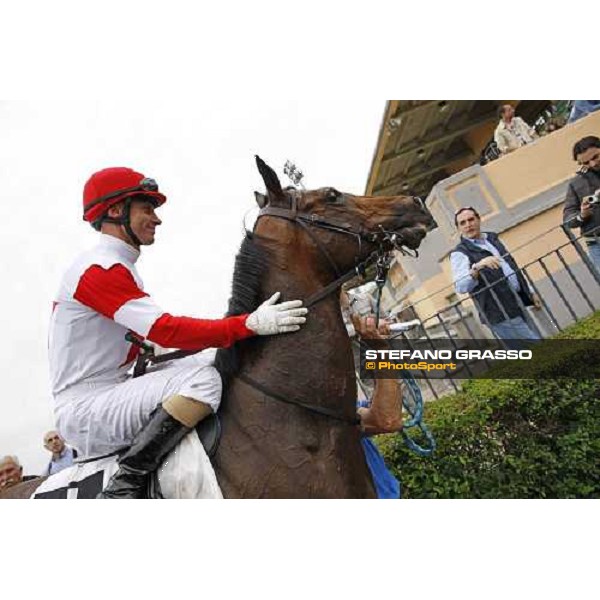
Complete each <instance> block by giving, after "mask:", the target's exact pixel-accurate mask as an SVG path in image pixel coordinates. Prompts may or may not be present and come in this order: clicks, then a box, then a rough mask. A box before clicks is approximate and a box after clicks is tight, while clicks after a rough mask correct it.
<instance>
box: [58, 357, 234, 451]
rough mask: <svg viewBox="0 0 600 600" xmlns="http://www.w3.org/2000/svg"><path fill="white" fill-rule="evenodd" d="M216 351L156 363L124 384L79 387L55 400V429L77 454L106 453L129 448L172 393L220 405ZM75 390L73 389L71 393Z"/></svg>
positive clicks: (215, 405) (83, 384)
mask: <svg viewBox="0 0 600 600" xmlns="http://www.w3.org/2000/svg"><path fill="white" fill-rule="evenodd" d="M213 362H214V352H202V353H200V354H195V355H193V356H188V357H186V358H182V359H180V360H174V361H171V362H168V363H164V364H162V365H158V366H157V367H154V368H152V369H149V370H148V372H147V373H146V374H145V375H143V376H142V377H137V378H135V379H127V380H126V381H124V382H122V383H116V384H115V383H110V384H106V383H82V384H79V385H77V386H73V387H71V388H68V389H67V390H65V391H64V392H62V393H61V394H59V395H58V396H56V397H55V402H56V405H55V417H56V425H57V428H58V430H59V432H60V433H61V435H62V436H63V437H64V439H65V440H66V442H67V443H68V444H69V445H71V446H74V447H75V448H76V449H77V450H78V451H79V452H80V455H82V456H86V457H91V456H101V455H103V454H109V453H111V452H114V451H116V450H119V449H121V448H124V447H125V446H129V445H131V442H132V441H133V438H134V437H135V435H136V434H137V433H138V432H139V431H140V430H141V429H142V427H144V425H145V424H146V423H147V422H148V421H149V420H150V415H151V414H152V412H153V411H154V409H155V408H156V407H157V406H159V405H160V404H162V403H163V401H165V400H166V399H167V398H169V397H171V396H174V395H176V394H179V395H182V396H186V397H188V398H192V399H193V400H198V401H199V402H203V403H204V404H208V405H210V407H211V408H212V409H213V411H216V410H217V408H218V407H219V403H220V402H221V391H222V384H221V377H220V375H219V373H218V371H217V370H216V369H215V367H214V366H213ZM74 388H75V389H74Z"/></svg>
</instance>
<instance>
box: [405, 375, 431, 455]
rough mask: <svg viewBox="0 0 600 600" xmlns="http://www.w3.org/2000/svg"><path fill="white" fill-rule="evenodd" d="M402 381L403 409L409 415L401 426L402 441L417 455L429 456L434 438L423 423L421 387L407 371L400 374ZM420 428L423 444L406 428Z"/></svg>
mask: <svg viewBox="0 0 600 600" xmlns="http://www.w3.org/2000/svg"><path fill="white" fill-rule="evenodd" d="M402 377H403V379H404V383H405V384H406V391H405V393H404V394H403V395H402V405H403V406H404V410H406V412H407V413H408V414H409V415H410V419H409V420H408V421H405V422H404V427H403V428H402V432H401V433H402V439H403V440H404V443H405V444H406V445H407V446H408V448H409V449H410V450H412V451H413V452H414V453H415V454H418V455H419V456H431V455H432V454H433V452H434V451H435V446H436V444H435V438H434V437H433V434H432V433H431V431H429V429H428V427H427V425H425V423H423V404H424V403H423V394H422V393H421V388H420V387H419V384H418V383H417V380H416V379H415V378H414V377H413V376H412V375H411V374H410V373H407V374H405V375H403V376H402ZM415 428H416V429H417V430H420V431H421V433H422V434H423V435H424V436H425V439H426V443H425V445H421V444H419V443H418V442H417V441H416V440H415V439H414V438H413V437H412V436H411V435H409V432H408V431H407V430H410V429H415Z"/></svg>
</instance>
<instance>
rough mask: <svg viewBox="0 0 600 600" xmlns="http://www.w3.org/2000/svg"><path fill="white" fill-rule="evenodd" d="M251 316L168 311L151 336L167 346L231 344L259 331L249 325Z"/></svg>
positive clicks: (194, 347) (198, 347)
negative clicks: (197, 315) (175, 314)
mask: <svg viewBox="0 0 600 600" xmlns="http://www.w3.org/2000/svg"><path fill="white" fill-rule="evenodd" d="M247 318H248V315H238V316H235V317H226V318H225V319H215V320H212V319H192V318H191V317H173V316H171V315H170V314H168V313H165V314H164V315H162V316H161V317H159V318H158V319H157V320H156V321H155V322H154V325H153V326H152V329H150V332H149V333H148V339H149V340H150V341H151V342H154V343H156V344H159V345H160V346H163V347H164V348H180V349H182V350H203V349H204V348H227V347H229V346H231V345H232V344H233V343H235V342H237V341H238V340H243V339H244V338H247V337H250V336H253V335H255V333H254V331H252V330H251V329H248V328H247V327H246V319H247Z"/></svg>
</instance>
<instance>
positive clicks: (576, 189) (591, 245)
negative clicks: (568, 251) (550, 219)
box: [563, 135, 600, 271]
mask: <svg viewBox="0 0 600 600" xmlns="http://www.w3.org/2000/svg"><path fill="white" fill-rule="evenodd" d="M573 159H574V160H576V161H577V162H578V163H579V165H580V169H579V172H578V173H577V175H575V177H573V179H571V181H570V182H569V187H568V188H567V198H566V200H565V207H564V209H563V221H564V222H565V223H566V224H567V225H569V226H570V227H580V228H581V233H582V234H583V235H584V237H585V241H586V244H587V247H588V253H589V255H590V258H591V259H592V262H593V263H594V265H595V266H596V268H597V269H598V270H599V271H600V209H599V208H598V205H597V204H595V203H594V201H593V196H594V195H595V194H596V191H598V192H599V195H600V138H597V137H596V136H595V135H588V136H587V137H584V138H582V139H580V140H579V141H578V142H577V143H576V144H575V146H573ZM590 200H591V202H590Z"/></svg>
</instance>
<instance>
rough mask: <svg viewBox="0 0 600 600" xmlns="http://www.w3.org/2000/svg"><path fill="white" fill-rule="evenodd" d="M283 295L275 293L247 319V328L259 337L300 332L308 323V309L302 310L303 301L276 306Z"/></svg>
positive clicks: (292, 301)
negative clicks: (301, 326) (303, 325)
mask: <svg viewBox="0 0 600 600" xmlns="http://www.w3.org/2000/svg"><path fill="white" fill-rule="evenodd" d="M279 296H281V294H280V293H279V292H275V293H274V294H273V295H272V296H271V297H270V298H269V299H268V300H267V301H265V302H263V303H262V304H261V305H260V306H259V307H258V308H257V309H256V310H255V311H254V312H253V313H252V314H250V316H249V317H248V318H247V319H246V327H247V328H248V329H252V331H254V332H255V333H257V334H258V335H273V334H276V333H287V332H290V331H298V329H300V325H302V324H303V323H306V317H304V316H303V315H305V314H306V313H307V312H308V308H302V300H289V301H288V302H282V303H281V304H275V303H276V302H277V300H279Z"/></svg>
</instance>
